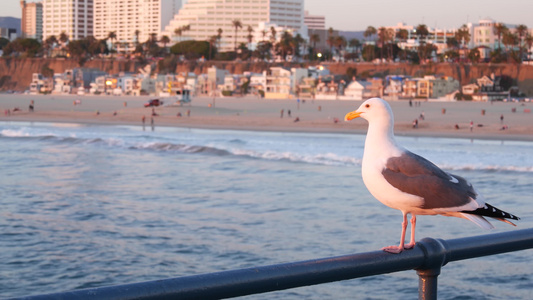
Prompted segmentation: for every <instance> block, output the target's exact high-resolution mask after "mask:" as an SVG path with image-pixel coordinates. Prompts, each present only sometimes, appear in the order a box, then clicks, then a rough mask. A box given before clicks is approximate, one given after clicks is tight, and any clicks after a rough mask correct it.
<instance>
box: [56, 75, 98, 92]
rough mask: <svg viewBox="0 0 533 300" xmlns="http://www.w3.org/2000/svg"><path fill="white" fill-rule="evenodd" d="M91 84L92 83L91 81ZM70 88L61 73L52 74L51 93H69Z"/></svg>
mask: <svg viewBox="0 0 533 300" xmlns="http://www.w3.org/2000/svg"><path fill="white" fill-rule="evenodd" d="M91 84H92V83H91ZM71 90H72V88H71V86H70V85H68V84H67V83H66V82H65V78H64V74H63V73H55V74H54V89H53V90H52V93H53V94H70V92H71Z"/></svg>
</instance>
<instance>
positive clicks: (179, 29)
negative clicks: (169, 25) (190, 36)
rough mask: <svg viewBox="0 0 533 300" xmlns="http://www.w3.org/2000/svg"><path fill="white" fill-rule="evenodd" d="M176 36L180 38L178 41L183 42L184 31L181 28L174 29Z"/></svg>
mask: <svg viewBox="0 0 533 300" xmlns="http://www.w3.org/2000/svg"><path fill="white" fill-rule="evenodd" d="M174 34H175V35H177V36H178V41H179V42H181V35H182V34H183V30H181V28H176V29H174Z"/></svg>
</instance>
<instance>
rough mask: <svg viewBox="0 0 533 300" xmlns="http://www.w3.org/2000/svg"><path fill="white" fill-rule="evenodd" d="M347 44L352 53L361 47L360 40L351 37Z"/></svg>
mask: <svg viewBox="0 0 533 300" xmlns="http://www.w3.org/2000/svg"><path fill="white" fill-rule="evenodd" d="M348 46H350V48H352V54H353V53H355V52H357V49H359V47H361V42H360V41H359V40H358V39H351V40H349V41H348Z"/></svg>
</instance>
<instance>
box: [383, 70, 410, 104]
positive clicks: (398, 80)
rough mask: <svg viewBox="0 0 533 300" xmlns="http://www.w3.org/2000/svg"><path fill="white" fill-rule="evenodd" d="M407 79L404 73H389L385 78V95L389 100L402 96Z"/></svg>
mask: <svg viewBox="0 0 533 300" xmlns="http://www.w3.org/2000/svg"><path fill="white" fill-rule="evenodd" d="M406 79H407V77H406V76H403V75H388V76H386V77H385V80H384V86H385V87H384V89H383V95H384V98H386V99H387V100H398V99H399V98H400V97H401V96H402V92H403V86H404V82H405V80H406Z"/></svg>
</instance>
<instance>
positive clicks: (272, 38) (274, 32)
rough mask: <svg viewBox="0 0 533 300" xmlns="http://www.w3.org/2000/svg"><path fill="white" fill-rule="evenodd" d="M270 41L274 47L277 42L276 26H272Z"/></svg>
mask: <svg viewBox="0 0 533 300" xmlns="http://www.w3.org/2000/svg"><path fill="white" fill-rule="evenodd" d="M270 41H271V42H272V45H274V43H275V42H276V28H274V26H270Z"/></svg>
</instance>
